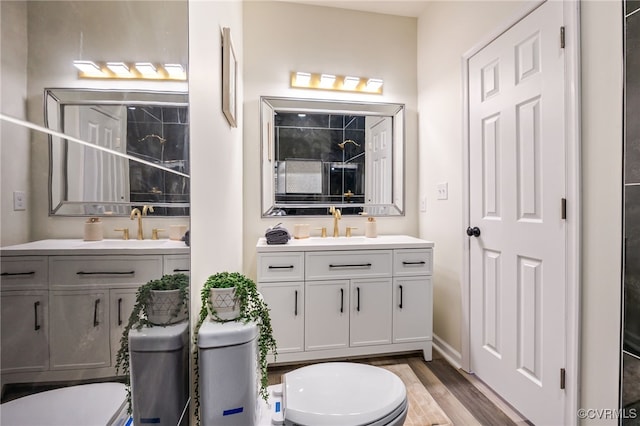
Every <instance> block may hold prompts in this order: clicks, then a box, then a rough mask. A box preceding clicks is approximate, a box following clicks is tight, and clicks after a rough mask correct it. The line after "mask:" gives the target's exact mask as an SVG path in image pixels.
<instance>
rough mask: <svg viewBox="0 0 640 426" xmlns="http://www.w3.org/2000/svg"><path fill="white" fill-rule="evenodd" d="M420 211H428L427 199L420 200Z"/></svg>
mask: <svg viewBox="0 0 640 426" xmlns="http://www.w3.org/2000/svg"><path fill="white" fill-rule="evenodd" d="M420 211H421V212H423V213H424V212H426V211H427V197H421V198H420Z"/></svg>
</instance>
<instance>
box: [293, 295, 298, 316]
mask: <svg viewBox="0 0 640 426" xmlns="http://www.w3.org/2000/svg"><path fill="white" fill-rule="evenodd" d="M295 296H296V298H295V306H294V308H293V314H294V315H295V316H298V290H296V291H295Z"/></svg>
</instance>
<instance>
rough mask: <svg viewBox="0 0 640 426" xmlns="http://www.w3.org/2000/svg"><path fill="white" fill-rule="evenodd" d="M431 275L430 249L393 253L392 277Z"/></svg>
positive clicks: (395, 251)
mask: <svg viewBox="0 0 640 426" xmlns="http://www.w3.org/2000/svg"><path fill="white" fill-rule="evenodd" d="M431 274H433V250H432V249H407V250H394V251H393V275H394V276H408V275H431Z"/></svg>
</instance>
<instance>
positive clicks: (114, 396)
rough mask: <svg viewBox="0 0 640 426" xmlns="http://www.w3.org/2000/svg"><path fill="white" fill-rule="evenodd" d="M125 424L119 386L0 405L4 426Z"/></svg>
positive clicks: (40, 395)
mask: <svg viewBox="0 0 640 426" xmlns="http://www.w3.org/2000/svg"><path fill="white" fill-rule="evenodd" d="M128 421H129V416H128V415H127V390H126V388H125V385H123V384H122V383H93V384H89V385H79V386H69V387H65V388H60V389H54V390H50V391H46V392H40V393H36V394H33V395H29V396H25V397H22V398H18V399H15V400H13V401H9V402H6V403H4V404H2V405H0V424H2V425H7V426H8V425H16V426H17V425H20V426H51V425H65V426H94V425H95V426H123V425H125V424H127V422H128Z"/></svg>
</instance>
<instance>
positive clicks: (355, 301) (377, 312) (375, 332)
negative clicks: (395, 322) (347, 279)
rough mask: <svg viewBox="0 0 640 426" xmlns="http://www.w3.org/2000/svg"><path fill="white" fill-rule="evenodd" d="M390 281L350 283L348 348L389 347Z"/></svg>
mask: <svg viewBox="0 0 640 426" xmlns="http://www.w3.org/2000/svg"><path fill="white" fill-rule="evenodd" d="M391 284H392V281H391V279H390V278H382V279H357V280H356V279H354V280H351V317H350V331H351V332H350V345H351V346H369V345H385V344H390V343H391V287H392V285H391Z"/></svg>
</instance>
